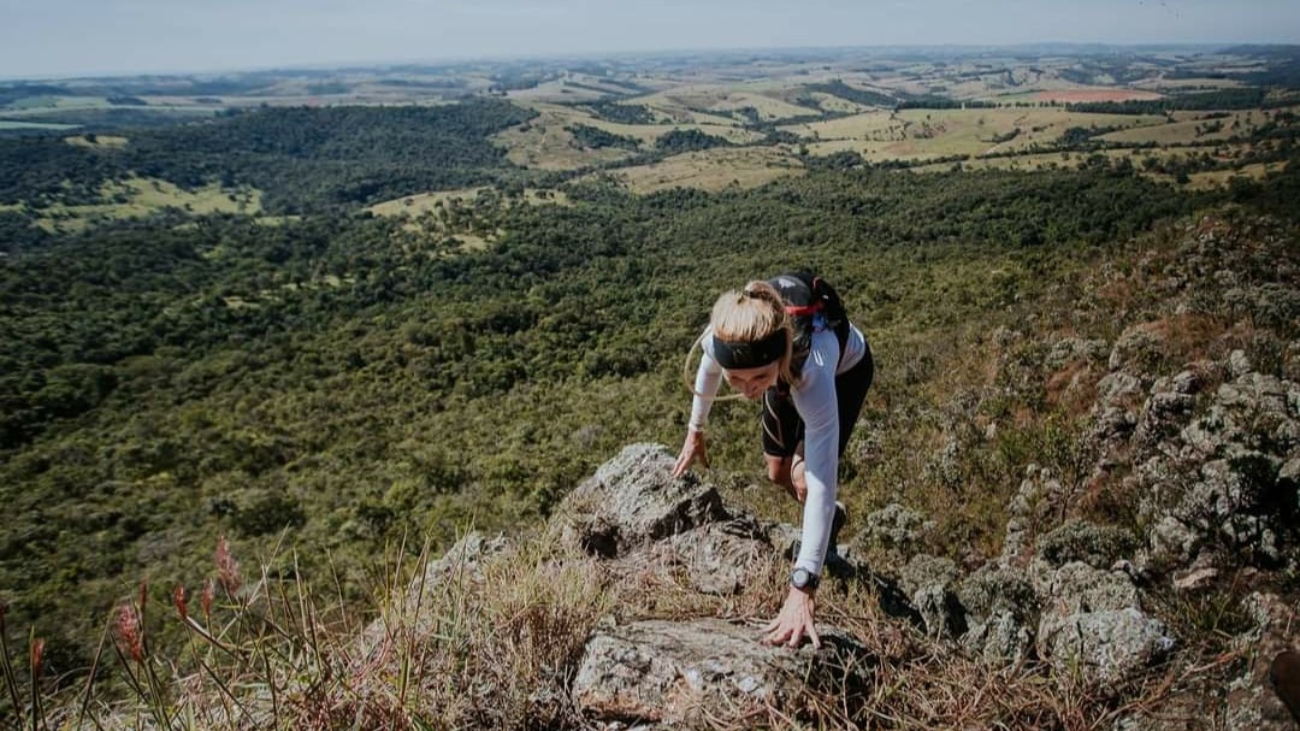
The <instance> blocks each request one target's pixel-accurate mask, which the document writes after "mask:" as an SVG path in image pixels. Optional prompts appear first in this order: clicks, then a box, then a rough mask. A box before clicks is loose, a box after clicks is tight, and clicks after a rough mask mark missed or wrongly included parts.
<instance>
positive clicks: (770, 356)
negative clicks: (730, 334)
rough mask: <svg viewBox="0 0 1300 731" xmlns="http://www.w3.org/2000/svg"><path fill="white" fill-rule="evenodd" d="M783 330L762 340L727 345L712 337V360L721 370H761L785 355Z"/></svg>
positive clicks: (715, 336)
mask: <svg viewBox="0 0 1300 731" xmlns="http://www.w3.org/2000/svg"><path fill="white" fill-rule="evenodd" d="M785 338H786V335H785V328H781V329H779V330H776V331H775V332H773V333H772V334H771V335H768V336H767V337H765V338H763V339H762V340H755V341H753V342H745V341H739V342H734V343H729V342H727V341H725V340H722V339H721V338H719V337H718V336H717V335H714V336H713V359H714V360H716V361H717V362H718V365H720V366H722V367H723V368H727V369H731V368H761V367H763V366H765V365H767V364H768V363H775V362H776V361H778V360H780V359H781V356H783V355H785V350H786V340H785Z"/></svg>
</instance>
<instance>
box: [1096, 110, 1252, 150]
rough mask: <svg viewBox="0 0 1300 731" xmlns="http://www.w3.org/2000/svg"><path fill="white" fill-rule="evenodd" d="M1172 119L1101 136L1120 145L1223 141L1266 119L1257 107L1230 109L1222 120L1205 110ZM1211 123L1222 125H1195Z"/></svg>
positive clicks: (1177, 115) (1184, 113)
mask: <svg viewBox="0 0 1300 731" xmlns="http://www.w3.org/2000/svg"><path fill="white" fill-rule="evenodd" d="M1174 118H1175V120H1177V121H1175V122H1172V123H1158V124H1152V125H1150V126H1142V127H1137V128H1133V129H1126V130H1121V131H1119V132H1111V133H1110V134H1106V135H1103V136H1102V137H1101V138H1100V139H1102V140H1104V141H1106V142H1118V143H1121V144H1140V143H1146V142H1154V143H1156V144H1161V145H1177V144H1184V143H1192V142H1210V141H1223V140H1227V139H1228V138H1230V137H1233V136H1235V135H1240V136H1243V137H1245V136H1248V135H1250V134H1251V132H1252V131H1254V130H1255V128H1257V127H1259V126H1260V125H1261V124H1262V123H1263V122H1265V121H1266V119H1265V116H1264V113H1263V112H1262V111H1260V110H1255V111H1253V112H1232V113H1231V114H1229V116H1227V117H1223V118H1221V119H1207V118H1206V115H1205V114H1204V113H1196V112H1192V113H1188V112H1181V113H1176V114H1175V115H1174ZM1211 124H1222V126H1223V128H1222V129H1221V130H1219V131H1218V132H1204V133H1202V132H1198V130H1197V128H1198V127H1200V128H1202V129H1204V128H1205V127H1206V126H1207V125H1211Z"/></svg>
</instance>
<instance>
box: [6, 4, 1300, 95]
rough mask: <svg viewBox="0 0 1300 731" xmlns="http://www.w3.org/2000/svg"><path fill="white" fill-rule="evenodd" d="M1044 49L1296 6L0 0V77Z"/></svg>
mask: <svg viewBox="0 0 1300 731" xmlns="http://www.w3.org/2000/svg"><path fill="white" fill-rule="evenodd" d="M1045 42H1069V43H1114V44H1136V43H1300V1H1298V0H782V1H779V2H778V1H776V0H655V1H654V2H619V1H617V0H0V78H48V77H66V76H78V75H95V76H100V75H113V74H130V73H168V72H199V71H224V70H239V69H258V68H270V67H284V66H330V65H339V64H351V63H388V62H420V61H441V60H448V59H468V58H500V57H519V56H552V55H570V54H572V55H590V54H602V53H626V52H641V51H659V50H694V49H731V48H779V47H818V46H890V45H948V44H961V45H1007V44H1020V43H1045Z"/></svg>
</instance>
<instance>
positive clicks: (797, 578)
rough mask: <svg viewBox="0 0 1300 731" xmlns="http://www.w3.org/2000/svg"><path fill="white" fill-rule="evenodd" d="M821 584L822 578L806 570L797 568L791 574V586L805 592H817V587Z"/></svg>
mask: <svg viewBox="0 0 1300 731" xmlns="http://www.w3.org/2000/svg"><path fill="white" fill-rule="evenodd" d="M820 583H821V577H820V576H818V575H817V574H814V573H813V572H811V571H809V570H808V569H805V568H797V569H795V570H794V571H791V572H790V586H793V587H794V588H796V589H803V590H805V591H816V590H817V585H818V584H820Z"/></svg>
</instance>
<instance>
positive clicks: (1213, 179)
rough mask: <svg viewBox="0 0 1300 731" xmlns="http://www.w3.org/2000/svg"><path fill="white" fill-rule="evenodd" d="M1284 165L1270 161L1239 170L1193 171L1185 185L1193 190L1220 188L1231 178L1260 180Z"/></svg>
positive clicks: (1230, 180) (1284, 165)
mask: <svg viewBox="0 0 1300 731" xmlns="http://www.w3.org/2000/svg"><path fill="white" fill-rule="evenodd" d="M1284 167H1286V164H1285V163H1281V162H1271V163H1262V164H1255V165H1246V166H1244V167H1242V168H1241V169H1240V170H1212V171H1210V172H1206V173H1193V174H1192V175H1191V176H1190V177H1191V179H1192V182H1191V183H1189V184H1188V186H1187V187H1189V188H1191V189H1193V190H1207V189H1210V188H1222V187H1224V186H1226V185H1228V184H1229V183H1230V182H1232V179H1233V178H1238V177H1240V178H1250V179H1252V180H1260V179H1262V178H1263V177H1264V176H1265V175H1268V174H1269V173H1275V172H1278V171H1279V170H1281V169H1282V168H1284Z"/></svg>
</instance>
